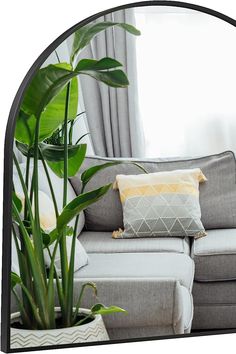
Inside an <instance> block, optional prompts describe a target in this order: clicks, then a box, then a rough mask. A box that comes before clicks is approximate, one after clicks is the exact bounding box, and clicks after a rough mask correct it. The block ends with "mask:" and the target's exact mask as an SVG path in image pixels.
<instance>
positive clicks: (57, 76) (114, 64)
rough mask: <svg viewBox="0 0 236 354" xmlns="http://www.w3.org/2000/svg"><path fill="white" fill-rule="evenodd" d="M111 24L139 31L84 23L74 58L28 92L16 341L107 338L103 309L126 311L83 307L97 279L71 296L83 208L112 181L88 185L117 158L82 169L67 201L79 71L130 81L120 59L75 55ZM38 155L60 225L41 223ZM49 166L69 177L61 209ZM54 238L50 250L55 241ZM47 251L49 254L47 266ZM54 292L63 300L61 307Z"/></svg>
mask: <svg viewBox="0 0 236 354" xmlns="http://www.w3.org/2000/svg"><path fill="white" fill-rule="evenodd" d="M111 26H119V27H121V28H123V29H124V30H126V31H128V32H130V33H132V34H134V35H138V34H139V31H138V30H137V29H136V28H134V27H133V26H131V25H128V24H125V23H113V22H102V23H95V24H94V23H93V24H89V25H87V26H84V27H83V28H81V29H79V30H77V31H76V32H75V34H74V42H73V46H72V52H71V57H70V63H58V64H51V65H48V66H47V67H45V68H41V69H40V70H38V72H37V73H36V75H35V76H34V78H33V79H32V81H31V83H30V84H29V86H28V88H27V90H26V92H25V95H24V99H23V102H22V105H21V109H20V112H19V116H18V119H17V122H16V130H15V140H16V145H17V147H18V149H19V150H20V151H21V152H22V153H23V154H24V155H25V156H26V171H25V175H23V173H22V170H21V166H20V164H19V163H18V160H17V157H16V156H15V155H14V165H15V168H16V171H17V173H18V178H19V180H20V184H21V188H22V190H23V194H24V198H23V199H22V198H20V197H19V195H18V194H17V191H16V190H15V188H13V198H12V211H13V227H12V234H13V240H14V242H15V245H16V250H17V257H18V263H19V274H16V273H13V272H12V274H11V288H12V295H13V296H14V298H15V301H16V303H17V305H18V309H19V312H18V313H13V314H12V315H11V323H12V324H11V348H16V347H33V346H41V345H50V344H54V345H55V344H66V343H72V342H73V343H78V342H83V341H97V340H107V339H108V335H107V332H106V330H105V328H104V325H103V322H102V317H101V315H106V314H110V313H114V312H125V310H124V309H121V308H119V307H117V306H109V307H106V306H104V305H103V304H100V303H97V304H94V306H92V308H91V309H81V301H82V298H83V295H84V290H85V288H86V287H90V288H91V289H92V291H94V292H95V294H96V293H97V288H96V285H95V284H94V283H85V284H83V286H82V288H81V293H80V295H79V297H78V300H77V303H73V294H74V283H73V282H74V279H73V273H74V262H75V243H76V238H77V233H76V230H77V223H78V217H79V213H80V212H81V211H82V210H84V209H85V208H86V207H88V206H89V205H91V204H92V203H95V202H96V201H98V200H99V199H100V198H102V197H103V196H104V195H105V194H106V192H107V191H108V190H109V188H110V187H111V185H110V184H108V185H104V186H101V187H100V188H98V189H96V190H92V191H89V192H86V193H85V192H84V187H85V186H86V184H87V183H88V182H89V180H90V179H91V178H93V177H94V176H95V175H96V173H97V172H98V171H99V170H101V169H103V168H107V167H109V166H111V165H113V164H117V163H120V162H119V161H117V162H114V163H112V162H109V163H106V164H103V165H99V166H94V167H92V168H90V169H88V170H86V171H85V172H84V173H83V174H82V176H81V183H82V190H81V194H80V195H78V196H77V197H76V198H75V199H74V200H72V201H71V202H69V203H68V201H67V185H68V177H71V176H73V175H75V174H76V173H77V172H78V171H79V169H80V166H81V164H82V163H83V160H84V158H85V154H86V144H81V143H80V141H78V142H77V144H75V145H72V139H71V137H72V132H73V124H74V120H75V119H76V117H77V104H78V83H77V77H78V75H89V76H90V77H92V78H94V79H96V80H98V81H100V82H103V83H104V84H106V85H108V86H111V87H116V88H123V87H127V85H128V84H129V82H128V79H127V76H126V74H125V73H124V72H123V70H122V69H120V67H121V66H122V64H121V63H119V62H118V61H116V60H115V59H112V58H102V59H99V60H92V59H82V60H78V59H77V58H78V54H79V52H80V51H81V50H82V49H83V48H84V47H85V46H86V45H88V44H89V42H90V41H91V39H92V38H93V37H94V36H95V35H97V34H98V33H99V32H101V31H103V30H105V29H106V28H108V27H111ZM39 160H41V162H40V163H41V164H42V166H43V168H44V172H45V175H46V177H47V180H48V185H49V188H50V192H51V197H52V201H53V205H54V211H55V217H56V225H55V228H54V229H53V230H51V231H50V232H48V231H47V230H44V229H43V228H42V225H41V223H40V206H39V204H40V203H39V199H40V196H39V178H40V176H39V169H38V167H39ZM31 164H33V176H32V180H30V172H29V171H30V166H31ZM48 167H49V168H50V169H51V170H52V171H53V172H54V173H55V174H56V175H57V176H59V177H60V178H63V181H64V182H63V191H62V193H63V210H62V211H61V212H59V209H58V205H57V199H56V195H55V193H54V190H53V185H52V181H51V179H50V173H49V170H48ZM72 220H75V223H74V227H73V229H72V230H71V227H69V226H68V224H69V222H71V221H72ZM67 237H72V246H71V252H70V254H68V251H67V247H66V239H67ZM52 245H53V249H51V248H50V247H52ZM45 250H46V251H48V253H49V256H50V265H49V267H48V268H47V267H46V264H45V257H44V255H45ZM57 252H59V253H60V263H61V265H60V266H61V274H60V275H59V274H58V273H57V270H56V267H55V257H56V254H57ZM56 297H57V298H58V302H59V307H56V303H55V298H56ZM94 333H96V334H94ZM98 333H99V334H98Z"/></svg>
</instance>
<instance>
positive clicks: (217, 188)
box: [71, 151, 236, 231]
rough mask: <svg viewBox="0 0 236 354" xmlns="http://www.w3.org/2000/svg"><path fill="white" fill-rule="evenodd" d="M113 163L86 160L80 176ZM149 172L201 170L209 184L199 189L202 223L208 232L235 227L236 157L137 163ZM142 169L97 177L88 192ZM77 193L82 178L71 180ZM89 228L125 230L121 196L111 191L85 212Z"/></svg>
mask: <svg viewBox="0 0 236 354" xmlns="http://www.w3.org/2000/svg"><path fill="white" fill-rule="evenodd" d="M107 161H110V159H104V158H99V157H87V158H86V159H85V162H84V163H83V166H82V169H81V171H80V173H82V172H83V170H84V169H87V168H88V167H90V166H94V165H98V164H102V163H104V162H107ZM136 161H138V162H140V163H141V164H142V165H143V166H144V167H145V168H146V170H147V171H148V172H157V171H170V170H176V169H187V168H197V167H199V168H201V170H202V172H203V173H204V175H205V176H206V177H207V179H208V181H207V182H206V183H203V184H201V185H200V205H201V212H202V223H203V225H204V227H205V228H206V229H216V228H226V227H228V228H230V227H236V183H235V179H236V177H235V166H236V165H235V157H234V154H233V153H232V152H230V151H226V152H223V153H221V154H217V155H212V156H205V157H200V158H193V159H185V160H174V161H173V160H172V161H171V160H168V159H166V160H164V159H156V160H148V159H146V160H136ZM138 173H142V172H141V171H140V169H138V168H137V167H136V166H134V165H132V164H121V165H116V166H113V167H110V168H108V169H105V170H103V171H100V172H99V173H97V175H96V176H95V177H94V178H93V179H92V180H91V181H90V182H89V183H88V185H87V187H86V190H91V189H94V188H97V187H99V186H101V185H104V184H105V183H112V182H114V181H115V177H116V175H117V174H138ZM71 181H72V184H73V186H74V188H75V190H76V191H77V192H79V190H80V177H79V176H76V177H73V178H72V180H71ZM85 217H86V228H87V229H88V230H96V231H113V230H117V229H118V228H119V227H123V214H122V207H121V203H120V199H119V192H118V191H116V190H110V191H109V192H108V193H107V194H106V196H104V197H103V198H102V199H101V200H100V201H99V202H97V203H95V204H94V205H92V206H90V207H89V208H87V210H86V211H85Z"/></svg>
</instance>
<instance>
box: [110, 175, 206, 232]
mask: <svg viewBox="0 0 236 354" xmlns="http://www.w3.org/2000/svg"><path fill="white" fill-rule="evenodd" d="M205 181H206V177H205V176H204V175H203V173H202V171H201V170H200V169H199V168H196V169H189V170H175V171H167V172H156V173H149V174H139V175H117V176H116V183H115V185H114V188H118V189H119V192H120V199H121V203H122V207H123V219H124V230H122V229H119V230H118V231H114V232H113V238H132V237H157V236H175V237H176V236H181V237H184V236H193V237H195V238H199V237H202V236H205V235H206V232H205V229H204V226H203V224H202V222H201V209H200V204H199V183H201V182H205Z"/></svg>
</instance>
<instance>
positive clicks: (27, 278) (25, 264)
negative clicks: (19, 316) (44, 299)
mask: <svg viewBox="0 0 236 354" xmlns="http://www.w3.org/2000/svg"><path fill="white" fill-rule="evenodd" d="M12 235H13V239H14V240H13V242H15V246H16V252H17V257H18V263H19V270H20V277H21V280H22V282H23V284H25V285H26V287H27V288H28V289H30V291H31V292H32V294H33V286H32V277H31V270H30V265H29V261H28V258H27V252H25V246H24V242H23V240H21V248H22V249H24V251H21V250H20V247H19V243H18V239H17V235H16V230H15V228H14V226H12ZM21 295H22V301H23V306H24V309H25V311H26V313H30V312H31V307H30V303H29V300H28V299H27V297H26V296H25V293H24V292H23V291H22V289H21ZM31 322H32V325H33V324H34V322H35V321H34V320H32V321H31Z"/></svg>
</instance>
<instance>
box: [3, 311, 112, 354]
mask: <svg viewBox="0 0 236 354" xmlns="http://www.w3.org/2000/svg"><path fill="white" fill-rule="evenodd" d="M55 311H56V312H57V313H58V314H59V313H60V308H58V307H57V308H55ZM80 312H81V313H89V310H87V309H80ZM17 319H19V320H20V313H19V312H16V313H13V314H12V315H11V322H12V323H13V322H15V321H16V320H17ZM106 340H109V337H108V334H107V331H106V328H105V325H104V322H103V319H102V316H101V315H96V316H95V317H94V320H93V321H91V322H90V323H87V324H83V325H81V326H77V327H69V328H60V329H49V330H28V329H18V328H13V327H11V340H10V341H11V349H16V348H30V347H41V346H49V345H60V344H73V343H85V342H100V341H106Z"/></svg>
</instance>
